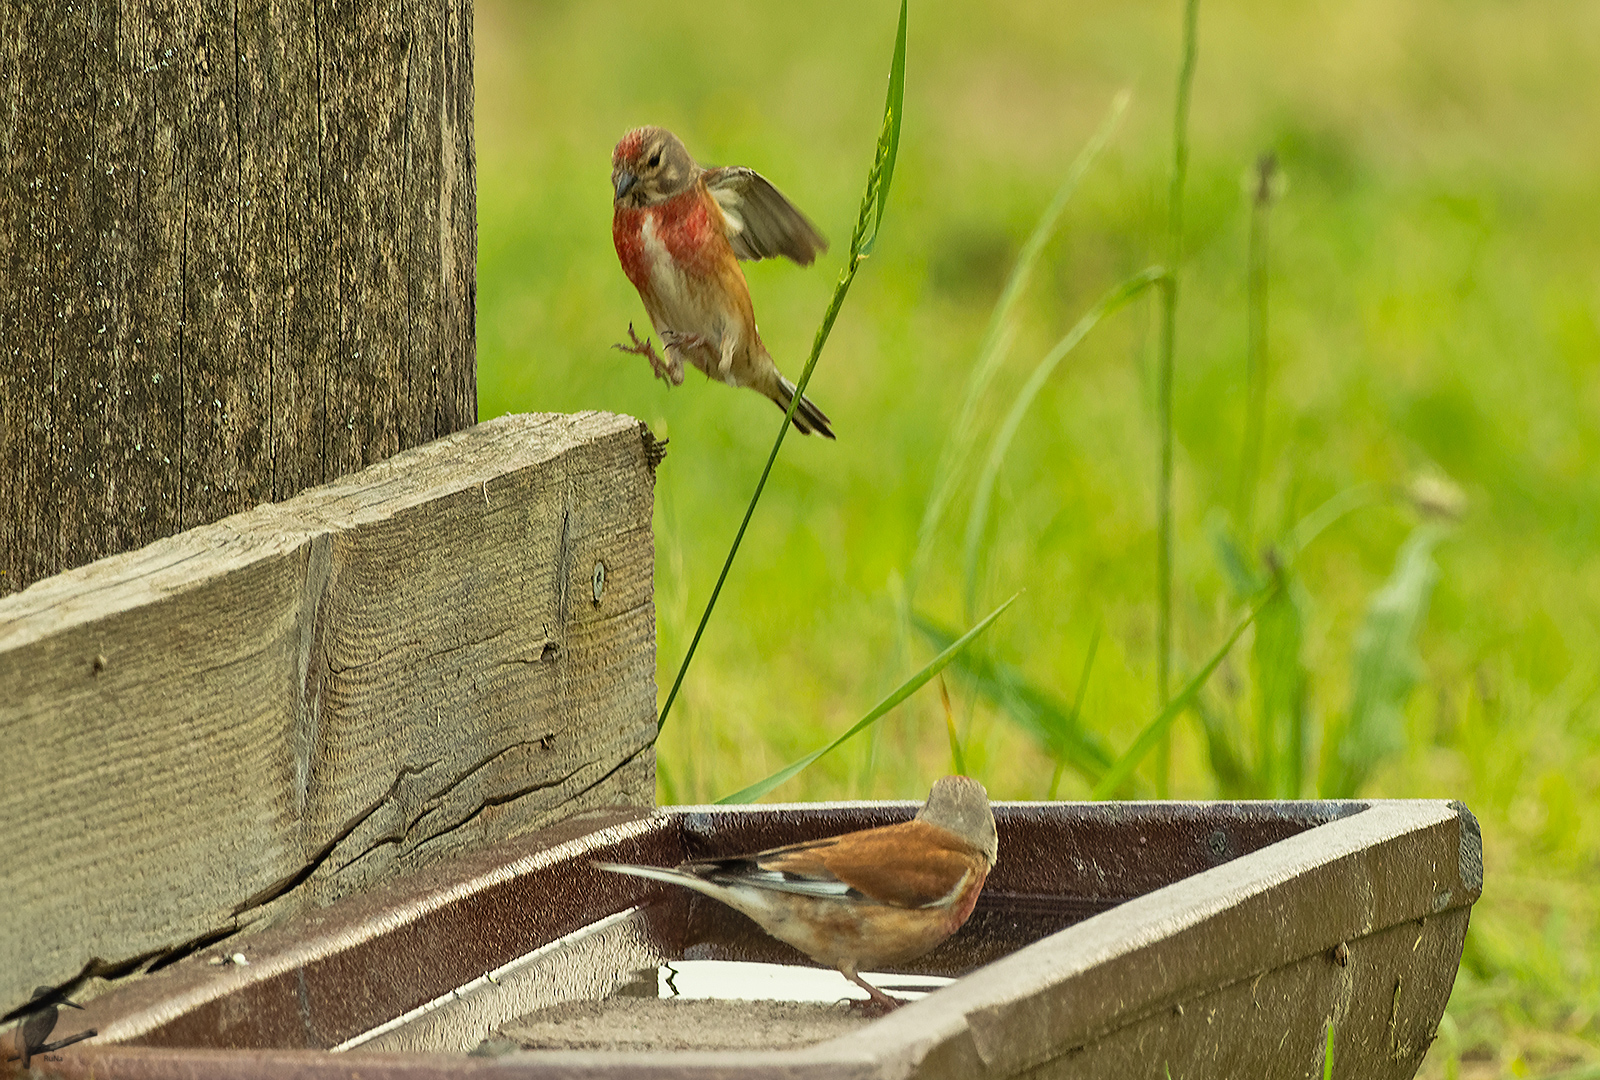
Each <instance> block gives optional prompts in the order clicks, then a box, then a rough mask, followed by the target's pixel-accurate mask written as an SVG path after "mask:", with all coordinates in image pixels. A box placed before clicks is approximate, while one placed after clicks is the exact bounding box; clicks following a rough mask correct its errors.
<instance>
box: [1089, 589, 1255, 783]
mask: <svg viewBox="0 0 1600 1080" xmlns="http://www.w3.org/2000/svg"><path fill="white" fill-rule="evenodd" d="M1276 592H1277V590H1276V589H1274V590H1273V593H1272V594H1269V595H1268V597H1267V599H1266V600H1264V601H1262V604H1261V605H1258V606H1257V607H1256V609H1255V610H1254V611H1252V612H1251V613H1250V614H1249V615H1247V616H1245V618H1244V621H1243V622H1241V623H1240V624H1239V625H1238V626H1236V627H1234V628H1233V633H1231V634H1229V635H1228V640H1226V641H1224V642H1223V643H1222V648H1220V649H1218V650H1217V651H1216V652H1215V653H1213V654H1212V657H1211V659H1210V660H1207V661H1206V665H1205V667H1203V668H1201V669H1200V671H1199V672H1198V673H1197V674H1196V675H1195V677H1194V678H1192V679H1190V680H1189V682H1188V684H1187V685H1185V686H1184V688H1183V689H1182V690H1180V691H1178V694H1177V696H1176V697H1174V698H1173V699H1172V700H1171V701H1169V702H1167V705H1166V708H1164V709H1162V710H1161V711H1160V712H1159V713H1157V714H1156V718H1155V719H1154V720H1151V721H1150V722H1149V723H1148V724H1146V725H1145V728H1144V730H1143V731H1141V732H1140V733H1139V737H1138V738H1137V739H1135V740H1133V745H1132V746H1130V747H1128V750H1127V752H1126V753H1124V754H1123V755H1122V756H1121V757H1119V758H1118V759H1117V760H1116V762H1115V763H1114V764H1113V765H1112V766H1111V768H1110V769H1108V770H1106V774H1105V775H1104V776H1102V777H1101V778H1100V782H1099V783H1098V784H1096V785H1095V786H1094V793H1093V794H1092V795H1090V796H1089V797H1090V798H1092V799H1104V798H1108V797H1109V796H1111V795H1112V794H1113V793H1115V792H1116V791H1117V789H1118V788H1120V787H1121V786H1122V785H1123V784H1124V783H1126V782H1127V780H1128V778H1129V777H1131V776H1132V775H1133V770H1134V769H1136V768H1138V767H1139V762H1141V761H1143V760H1144V758H1145V755H1146V754H1148V753H1150V751H1152V750H1154V749H1155V748H1156V746H1157V744H1159V743H1160V742H1161V740H1162V739H1163V738H1164V737H1165V736H1166V734H1167V729H1168V728H1170V727H1171V726H1172V722H1173V721H1174V720H1176V719H1177V718H1178V717H1179V716H1180V715H1181V714H1182V713H1183V711H1184V710H1185V709H1187V708H1188V707H1189V705H1190V703H1192V702H1193V701H1194V699H1195V695H1197V694H1199V693H1200V688H1201V687H1202V686H1204V685H1205V684H1206V680H1207V679H1209V678H1211V673H1212V672H1213V671H1216V670H1217V666H1218V665H1219V664H1221V663H1222V661H1223V659H1224V658H1225V657H1226V656H1227V655H1228V652H1229V650H1230V649H1232V648H1233V645H1234V642H1236V641H1238V640H1239V635H1241V634H1243V633H1244V632H1245V628H1246V627H1248V626H1249V625H1250V624H1251V623H1253V622H1255V620H1256V616H1257V615H1259V614H1260V613H1261V607H1262V606H1264V605H1265V604H1266V603H1267V602H1269V601H1271V599H1272V595H1275V594H1276Z"/></svg>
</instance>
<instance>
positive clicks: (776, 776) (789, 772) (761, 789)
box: [717, 593, 1022, 804]
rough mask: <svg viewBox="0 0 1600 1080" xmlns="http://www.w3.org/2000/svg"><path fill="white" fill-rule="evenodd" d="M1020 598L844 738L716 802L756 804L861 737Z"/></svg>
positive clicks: (986, 619)
mask: <svg viewBox="0 0 1600 1080" xmlns="http://www.w3.org/2000/svg"><path fill="white" fill-rule="evenodd" d="M1021 595H1022V594H1021V593H1016V594H1014V595H1013V596H1012V597H1011V599H1010V600H1007V601H1006V602H1005V603H1003V604H1001V605H1000V606H999V607H997V608H995V609H994V610H993V611H991V612H989V614H988V615H987V616H985V617H984V619H983V621H982V622H980V623H978V625H976V626H974V627H973V628H972V629H971V630H968V631H967V632H966V633H965V634H962V635H961V637H960V638H958V639H957V640H956V641H955V642H953V643H952V644H951V645H950V646H949V647H948V648H946V649H945V650H944V651H943V652H941V653H940V654H939V655H938V656H935V657H934V658H933V659H932V660H930V661H928V664H927V666H926V667H924V668H923V669H922V670H921V671H919V672H917V673H916V674H915V675H913V676H911V678H909V679H907V680H906V681H905V682H903V683H901V684H900V685H899V687H897V688H896V689H895V690H894V691H893V692H891V693H890V694H889V696H888V697H886V698H884V699H883V700H882V701H880V702H878V704H876V705H874V706H873V708H872V711H871V712H869V713H867V715H865V716H863V717H862V718H861V719H860V720H857V721H856V722H855V723H854V724H852V725H851V726H850V730H848V731H846V732H845V733H844V734H843V735H840V736H839V737H838V738H837V739H835V740H833V741H832V742H831V743H829V744H828V745H827V746H824V747H823V748H822V749H820V750H813V751H812V752H811V753H809V754H807V755H806V756H805V757H803V758H801V759H800V760H799V761H796V762H794V763H793V764H791V765H785V766H784V767H783V768H781V769H779V770H778V771H777V772H775V773H773V774H772V775H771V776H769V777H767V778H766V779H765V780H758V781H757V782H755V783H754V784H751V785H750V786H749V787H747V788H743V789H741V790H739V791H736V792H734V793H733V794H732V795H727V796H724V797H723V798H721V799H718V800H717V802H718V803H719V804H729V803H731V804H739V803H750V802H755V801H756V800H757V799H759V798H761V796H763V795H765V794H766V793H767V792H769V791H771V790H772V789H773V788H775V787H777V786H778V785H780V784H782V783H784V782H785V781H786V780H789V779H791V778H792V777H794V776H796V775H798V774H799V773H800V772H802V771H804V770H805V768H806V767H807V766H809V765H810V764H811V763H812V762H813V761H816V760H817V759H818V758H820V757H822V756H823V755H825V754H828V753H830V752H832V751H834V750H836V749H838V748H839V747H840V746H842V745H843V744H844V743H845V742H847V741H848V740H850V739H852V738H854V737H855V736H857V735H859V734H861V733H862V732H863V731H865V730H866V729H867V728H869V727H871V726H872V725H873V724H875V723H877V721H878V720H879V719H881V718H882V717H883V716H884V715H885V714H886V713H888V712H889V710H891V709H893V708H894V707H895V706H896V705H898V704H900V703H901V702H902V701H904V700H905V699H906V698H908V697H910V696H911V695H912V694H914V693H915V692H916V691H917V690H918V689H919V688H920V687H921V686H922V684H923V683H925V682H927V681H928V680H929V679H931V678H933V677H934V676H935V675H937V674H939V672H941V671H943V670H944V669H945V667H946V665H948V664H949V663H950V661H952V660H954V659H955V658H956V656H957V655H959V654H960V652H961V650H962V649H965V648H966V647H967V646H968V645H969V644H971V643H972V641H973V639H975V638H976V637H977V636H978V635H979V634H981V633H983V632H984V631H985V630H987V629H989V624H990V623H992V622H994V621H995V620H996V619H998V618H999V617H1000V613H1001V612H1003V611H1004V610H1005V609H1006V608H1008V607H1010V606H1011V605H1012V604H1013V603H1015V602H1016V599H1017V597H1018V596H1021Z"/></svg>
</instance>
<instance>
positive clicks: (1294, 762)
mask: <svg viewBox="0 0 1600 1080" xmlns="http://www.w3.org/2000/svg"><path fill="white" fill-rule="evenodd" d="M1275 569H1276V577H1277V588H1276V589H1274V590H1273V595H1272V596H1271V597H1270V598H1269V599H1268V600H1267V602H1266V603H1265V604H1264V605H1263V606H1262V608H1261V612H1260V614H1259V615H1257V616H1256V636H1255V643H1254V645H1253V646H1252V648H1251V650H1250V659H1251V663H1252V664H1253V665H1254V667H1255V683H1256V740H1257V742H1256V769H1257V774H1258V776H1259V782H1260V786H1259V788H1258V791H1259V794H1260V796H1261V797H1263V798H1269V799H1297V798H1299V797H1300V791H1301V786H1302V785H1303V784H1304V782H1305V754H1306V747H1307V743H1308V738H1307V729H1308V728H1309V726H1310V723H1311V717H1310V709H1309V707H1308V693H1309V690H1310V678H1311V675H1310V672H1309V671H1307V670H1306V665H1305V658H1304V648H1305V610H1304V606H1303V604H1302V600H1301V595H1300V591H1299V588H1298V586H1297V584H1296V582H1295V580H1294V578H1293V577H1292V573H1291V571H1290V570H1288V569H1287V568H1285V567H1276V568H1275Z"/></svg>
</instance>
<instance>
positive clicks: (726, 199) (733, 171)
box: [704, 165, 828, 266]
mask: <svg viewBox="0 0 1600 1080" xmlns="http://www.w3.org/2000/svg"><path fill="white" fill-rule="evenodd" d="M704 179H705V184H706V190H708V191H710V192H711V197H712V198H714V199H716V200H717V205H718V206H720V207H721V208H722V215H723V217H724V218H726V219H727V223H728V243H729V244H730V245H732V247H733V253H734V254H735V255H737V256H739V258H741V259H771V258H774V257H775V256H778V255H782V256H784V257H785V258H789V259H793V260H794V261H795V262H797V263H799V264H800V265H801V266H810V265H811V263H812V261H813V260H814V259H815V258H816V257H817V255H818V254H820V253H821V252H824V251H827V250H828V241H827V239H826V238H824V237H823V235H822V233H820V232H819V231H817V227H816V226H815V225H813V224H811V222H810V221H809V220H808V219H807V218H806V216H805V215H804V214H802V213H801V212H800V210H799V208H798V207H796V206H795V204H794V203H792V202H790V201H789V200H788V199H787V198H785V197H784V195H783V193H782V192H781V191H779V190H778V189H777V188H775V187H773V186H772V185H771V184H770V183H768V182H767V179H766V177H764V176H762V175H761V174H760V173H758V172H756V171H755V170H753V169H746V168H742V167H740V166H737V165H730V166H725V167H723V168H719V169H707V170H706V173H705V177H704Z"/></svg>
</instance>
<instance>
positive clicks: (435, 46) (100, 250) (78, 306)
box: [0, 0, 477, 594]
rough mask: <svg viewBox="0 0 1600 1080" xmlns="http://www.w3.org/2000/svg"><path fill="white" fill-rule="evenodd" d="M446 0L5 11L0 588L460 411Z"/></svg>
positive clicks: (464, 93)
mask: <svg viewBox="0 0 1600 1080" xmlns="http://www.w3.org/2000/svg"><path fill="white" fill-rule="evenodd" d="M472 111H473V90H472V4H471V2H470V0H421V2H417V0H354V2H352V3H347V4H336V5H329V4H324V3H316V2H311V0H98V2H96V3H72V4H34V3H10V2H8V3H4V4H0V343H3V351H0V356H3V363H0V418H3V420H0V594H5V593H9V592H13V591H15V590H17V589H20V588H22V587H23V586H25V585H27V584H29V583H30V582H32V581H35V580H37V579H39V578H43V577H46V576H48V575H50V574H54V573H57V572H59V571H61V570H65V569H68V568H70V567H73V566H79V565H82V564H84V563H87V562H89V561H90V560H92V559H95V558H98V557H100V556H103V555H108V554H111V553H113V552H118V551H126V550H129V549H132V548H136V547H139V546H141V545H143V544H146V543H149V542H150V541H152V540H155V539H157V538H159V537H162V536H167V535H171V534H173V533H176V532H178V531H180V530H182V529H186V528H191V527H193V526H195V525H200V524H205V523H207V522H212V521H216V520H218V519H220V518H222V517H224V516H226V515H228V514H232V513H236V512H239V511H242V510H246V509H248V508H249V507H251V506H254V505H255V504H256V503H259V502H265V501H278V500H283V499H287V498H289V497H290V496H292V495H293V494H295V493H296V492H298V491H300V490H301V489H302V488H305V487H308V486H310V485H313V484H319V483H323V482H325V481H327V480H330V479H333V478H334V477H337V476H341V475H345V474H347V473H351V472H354V471H356V470H357V469H360V468H362V467H363V466H365V465H368V464H370V463H372V462H373V461H376V460H379V459H382V458H385V457H388V456H389V455H391V454H393V453H395V452H396V451H398V450H400V449H403V448H406V447H411V446H416V445H418V444H420V443H423V442H426V441H428V440H430V439H433V438H436V437H438V436H440V435H443V434H446V433H448V432H451V431H456V430H460V429H462V428H464V427H467V426H469V425H471V424H472V423H473V422H474V421H475V420H476V419H477V391H476V360H475V355H476V354H475V345H474V330H473V324H474V305H475V294H476V289H477V281H476V265H477V213H476V190H475V177H474V168H475V167H474V164H473V163H474V160H475V158H474V149H473V128H472Z"/></svg>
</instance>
